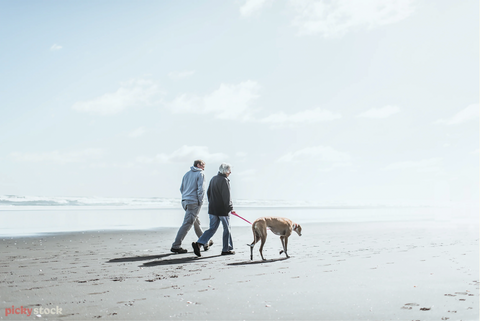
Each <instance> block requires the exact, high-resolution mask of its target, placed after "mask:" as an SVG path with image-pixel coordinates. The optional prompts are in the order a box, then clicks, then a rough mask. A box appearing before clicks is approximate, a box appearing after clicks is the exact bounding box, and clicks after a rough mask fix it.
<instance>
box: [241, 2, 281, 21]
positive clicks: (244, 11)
mask: <svg viewBox="0 0 480 321" xmlns="http://www.w3.org/2000/svg"><path fill="white" fill-rule="evenodd" d="M272 3H273V0H246V1H245V3H244V4H243V5H242V6H241V7H240V14H241V15H242V16H244V17H250V16H252V15H254V14H257V13H259V12H260V11H261V10H262V9H263V8H265V7H267V6H271V5H272Z"/></svg>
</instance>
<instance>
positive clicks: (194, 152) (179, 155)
mask: <svg viewBox="0 0 480 321" xmlns="http://www.w3.org/2000/svg"><path fill="white" fill-rule="evenodd" d="M226 158H228V156H227V155H225V154H223V153H210V152H209V151H208V147H206V146H186V145H184V146H182V147H181V148H179V149H177V150H175V151H173V152H172V153H170V154H164V153H161V154H157V155H156V156H154V157H146V156H139V157H137V162H139V163H145V164H150V163H180V162H193V161H194V160H195V159H202V160H204V161H205V162H207V163H208V162H212V161H224V160H225V159H226Z"/></svg>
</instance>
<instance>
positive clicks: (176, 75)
mask: <svg viewBox="0 0 480 321" xmlns="http://www.w3.org/2000/svg"><path fill="white" fill-rule="evenodd" d="M194 73H195V70H191V71H172V72H170V73H168V77H170V78H171V79H174V80H180V79H185V78H190V77H191V76H193V74H194Z"/></svg>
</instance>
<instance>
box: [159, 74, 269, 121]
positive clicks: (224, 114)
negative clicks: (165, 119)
mask: <svg viewBox="0 0 480 321" xmlns="http://www.w3.org/2000/svg"><path fill="white" fill-rule="evenodd" d="M259 90H260V85H259V84H258V83H257V82H255V81H252V80H247V81H244V82H241V83H240V84H238V85H231V84H221V85H220V87H219V88H218V89H217V90H215V91H214V92H212V93H211V94H208V95H205V96H203V97H200V96H197V95H188V94H183V95H180V96H178V97H177V98H175V99H174V100H173V101H172V102H170V103H167V104H166V106H167V108H169V109H170V110H171V111H172V112H174V113H194V114H210V113H212V114H214V116H215V117H216V118H220V119H243V120H246V119H249V118H250V115H251V113H252V112H253V109H252V106H251V105H252V104H253V102H254V101H255V100H256V99H257V98H258V97H259V95H258V91H259Z"/></svg>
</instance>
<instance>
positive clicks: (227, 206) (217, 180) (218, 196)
mask: <svg viewBox="0 0 480 321" xmlns="http://www.w3.org/2000/svg"><path fill="white" fill-rule="evenodd" d="M231 173H232V168H231V166H230V164H225V163H224V164H222V165H220V168H219V169H218V174H217V176H214V177H213V178H212V179H211V180H210V185H209V186H208V190H207V197H208V214H209V216H210V228H209V229H208V230H206V231H205V232H204V233H203V235H202V236H201V237H200V238H199V239H198V241H197V242H193V243H192V247H193V252H195V255H196V256H201V254H200V246H203V245H204V244H207V242H208V241H209V240H210V238H212V236H213V235H214V234H215V232H217V229H218V226H219V225H220V222H222V225H223V248H222V255H228V254H235V252H234V251H233V242H232V235H231V233H230V216H229V214H230V212H231V211H232V210H233V205H232V200H231V198H230V180H229V179H228V176H230V174H231Z"/></svg>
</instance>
